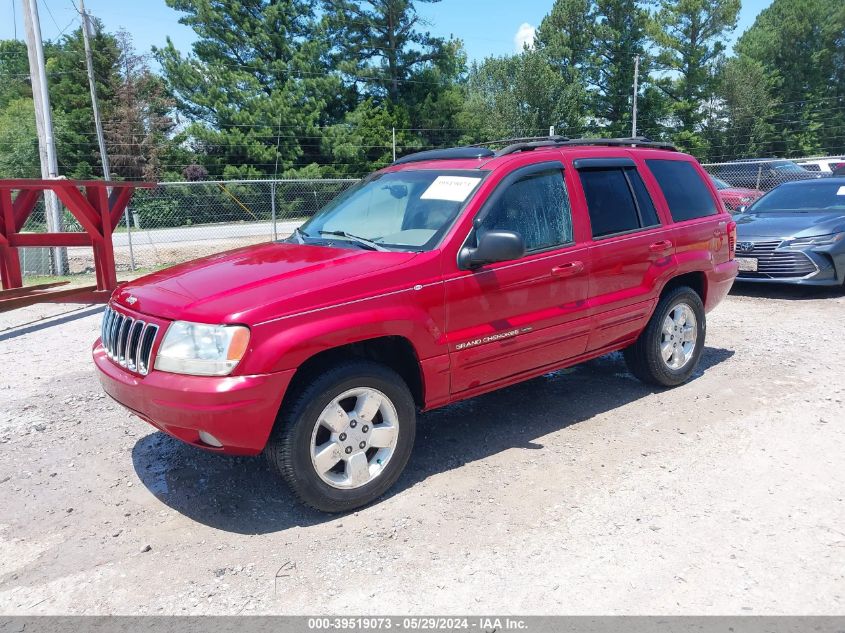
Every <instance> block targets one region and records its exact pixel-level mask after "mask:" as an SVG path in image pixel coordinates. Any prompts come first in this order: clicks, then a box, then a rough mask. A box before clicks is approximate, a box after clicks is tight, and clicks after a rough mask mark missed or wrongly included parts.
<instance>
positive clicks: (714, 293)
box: [704, 260, 739, 312]
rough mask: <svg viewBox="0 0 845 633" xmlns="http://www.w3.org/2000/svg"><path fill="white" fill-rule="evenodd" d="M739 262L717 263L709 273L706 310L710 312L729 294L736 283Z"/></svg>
mask: <svg viewBox="0 0 845 633" xmlns="http://www.w3.org/2000/svg"><path fill="white" fill-rule="evenodd" d="M738 271H739V264H737V263H736V261H735V260H730V261H727V262H725V263H723V264H716V265H715V266H713V270H711V271H710V272H709V273H708V274H707V292H706V299H705V302H704V311H705V312H710V311H711V310H712V309H713V308H715V307H716V306H717V305H719V304H720V303H721V302H722V300H723V299H724V298H725V297H726V296H728V293H729V292H730V291H731V288H732V287H733V285H734V280H735V279H736V275H737V272H738Z"/></svg>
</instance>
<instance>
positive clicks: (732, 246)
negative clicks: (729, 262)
mask: <svg viewBox="0 0 845 633" xmlns="http://www.w3.org/2000/svg"><path fill="white" fill-rule="evenodd" d="M735 254H736V222H728V259H733V258H734V255H735Z"/></svg>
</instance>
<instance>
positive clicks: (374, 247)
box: [318, 231, 389, 251]
mask: <svg viewBox="0 0 845 633" xmlns="http://www.w3.org/2000/svg"><path fill="white" fill-rule="evenodd" d="M318 233H319V234H320V235H337V236H338V237H345V238H346V239H348V240H350V241H352V242H355V243H356V244H359V245H361V246H363V247H364V248H367V249H369V250H371V251H387V250H389V249H387V248H385V247H384V246H382V245H381V244H378V243H376V242H374V241H372V240H368V239H367V238H366V237H361V236H359V235H353V234H352V233H347V232H346V231H318Z"/></svg>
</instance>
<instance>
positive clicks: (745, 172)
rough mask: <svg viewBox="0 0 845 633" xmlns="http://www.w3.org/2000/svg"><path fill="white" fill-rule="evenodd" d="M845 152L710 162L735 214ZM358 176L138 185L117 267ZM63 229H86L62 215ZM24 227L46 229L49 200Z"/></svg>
mask: <svg viewBox="0 0 845 633" xmlns="http://www.w3.org/2000/svg"><path fill="white" fill-rule="evenodd" d="M841 164H845V157H842V156H821V157H810V158H803V159H790V160H785V159H774V158H766V159H753V160H743V161H732V162H727V163H708V164H705V165H704V168H705V169H706V170H707V172H708V173H710V175H711V176H713V177H714V179H715V182H716V186H717V188H719V190H720V195H721V197H722V200H723V202H724V203H725V206H726V207H727V208H728V210H729V211H736V210H737V209H738V208H739V207H741V206H743V205H747V204H750V203H751V202H753V201H754V200H756V199H757V198H759V197H760V196H761V195H763V193H765V192H766V191H769V190H770V189H772V188H774V187H776V186H777V185H779V184H781V183H784V182H791V181H794V180H803V179H808V178H819V177H825V176H830V175H832V171H833V170H834V169H835V168H836V167H837V166H839V165H841ZM356 182H358V181H357V180H354V179H343V180H340V179H337V180H334V179H320V180H228V181H201V182H168V183H160V184H159V185H158V186H157V187H156V188H155V189H139V190H138V191H136V192H135V196H134V198H133V199H132V203H131V205H130V207H129V214H128V219H129V224H130V226H129V227H127V221H126V218H125V217H124V219H123V220H122V221H121V222H120V224H119V226H118V227H117V228H116V229H115V232H114V236H113V243H114V250H115V261H116V264H117V269H118V271H123V272H125V271H130V270H135V269H150V268H159V267H162V266H169V265H173V264H178V263H180V262H184V261H188V260H190V259H195V258H197V257H202V256H204V255H210V254H213V253H218V252H221V251H224V250H229V249H232V248H238V247H240V246H248V245H250V244H257V243H260V242H269V241H271V240H275V239H280V238H284V237H287V236H288V235H290V234H291V232H293V229H294V228H296V227H297V226H299V225H300V224H302V223H303V222H304V221H305V220H307V219H308V218H309V217H311V216H312V215H313V214H314V213H315V212H316V211H318V210H319V209H321V208H322V207H323V206H325V205H326V204H327V203H328V202H329V201H331V200H332V199H333V198H335V197H336V196H337V195H339V194H340V193H342V192H344V191H346V190H347V189H349V188H350V187H351V186H352V185H354V184H355V183H356ZM64 222H65V225H64V230H65V231H81V230H82V228H81V227H80V226H79V224H78V223H77V221H76V219H75V218H74V217H73V216H72V215H71V214H70V213H68V212H67V211H65V214H64ZM24 230H26V231H44V230H46V219H45V214H44V203H43V200H41V201H39V203H38V206H37V207H36V209H35V211H34V212H33V213H32V216H31V217H30V219H29V220H28V221H27V224H26V227H25V228H24ZM20 252H21V264H22V270H23V272H24V275H26V276H34V275H47V274H50V267H51V262H50V255H49V252H48V249H39V248H22V249H20ZM67 254H68V268H69V270H70V272H71V273H84V272H90V271H92V270H93V266H94V260H93V255H92V253H91V249H90V248H68V249H67Z"/></svg>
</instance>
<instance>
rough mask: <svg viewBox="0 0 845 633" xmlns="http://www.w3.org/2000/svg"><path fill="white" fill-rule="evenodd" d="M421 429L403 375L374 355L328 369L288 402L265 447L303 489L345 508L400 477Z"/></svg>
mask: <svg viewBox="0 0 845 633" xmlns="http://www.w3.org/2000/svg"><path fill="white" fill-rule="evenodd" d="M415 433H416V410H415V407H414V400H413V397H412V396H411V393H410V391H409V389H408V387H407V385H405V383H404V381H403V380H402V378H401V377H400V376H399V375H398V374H396V373H395V372H394V371H392V370H391V369H389V368H387V367H384V366H383V365H379V364H377V363H373V362H370V361H363V360H361V361H348V362H345V363H342V364H340V365H337V366H335V367H333V368H332V369H329V370H328V371H325V372H323V373H321V374H319V375H318V376H316V377H315V378H314V380H312V381H311V382H310V383H309V384H308V385H307V386H305V387H304V388H302V389H301V390H300V391H299V392H298V393H297V394H296V395H295V396H294V397H293V398H292V400H291V401H290V403H289V404H286V405H285V408H284V410H283V411H282V412H281V414H280V416H279V420H278V421H277V424H276V428H275V430H274V433H273V436H272V437H271V439H270V442H269V443H268V445H267V448H266V449H265V454H266V456H267V459H268V461H269V462H270V464H271V465H272V466H273V468H274V469H275V470H277V471H278V472H279V473H280V474H281V475H282V477H283V478H284V480H285V482H286V483H287V484H288V486H290V488H291V490H293V492H294V493H295V494H296V496H297V497H298V498H299V499H300V500H301V501H302V502H303V503H306V504H307V505H310V506H311V507H313V508H316V509H318V510H323V511H325V512H344V511H347V510H352V509H354V508H357V507H360V506H362V505H365V504H367V503H369V502H370V501H373V500H374V499H376V498H377V497H379V496H380V495H382V494H383V493H384V492H385V491H386V490H387V489H388V488H389V487H390V486H392V485H393V483H395V481H396V479H398V477H399V475H400V474H401V473H402V470H403V469H404V468H405V465H406V464H407V463H408V459H409V457H410V455H411V449H412V447H413V444H414V436H415Z"/></svg>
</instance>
